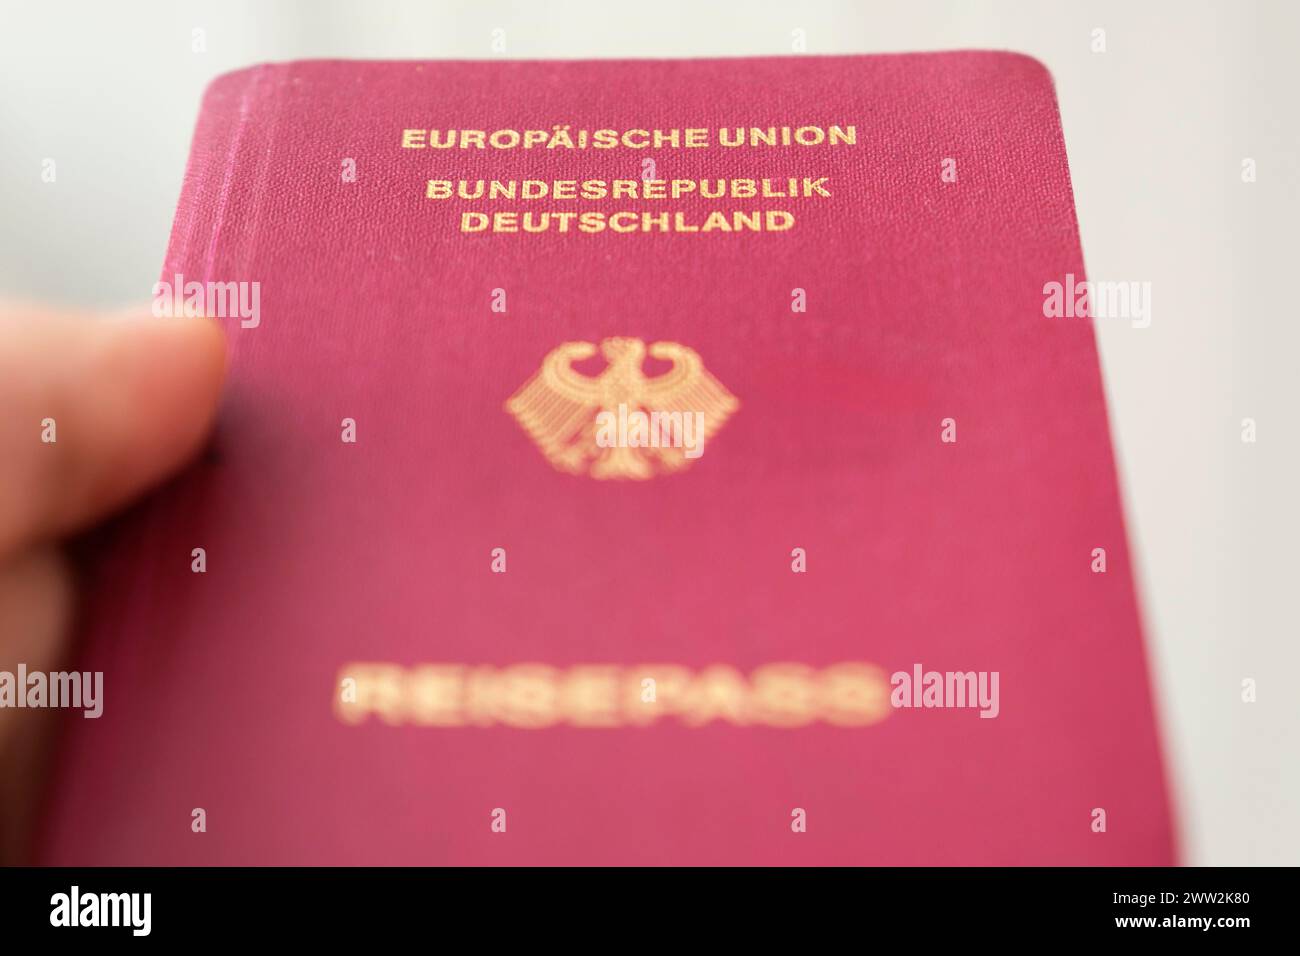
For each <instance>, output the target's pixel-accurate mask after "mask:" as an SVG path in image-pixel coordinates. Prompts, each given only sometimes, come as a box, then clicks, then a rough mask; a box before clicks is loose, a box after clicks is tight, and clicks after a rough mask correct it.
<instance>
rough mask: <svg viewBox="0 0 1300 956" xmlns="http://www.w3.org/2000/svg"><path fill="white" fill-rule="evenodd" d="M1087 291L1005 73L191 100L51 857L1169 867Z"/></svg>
mask: <svg viewBox="0 0 1300 956" xmlns="http://www.w3.org/2000/svg"><path fill="white" fill-rule="evenodd" d="M1084 275H1085V271H1084V265H1083V259H1082V253H1081V250H1080V244H1079V236H1078V229H1077V223H1076V218H1075V213H1074V206H1073V198H1072V192H1071V185H1070V176H1069V169H1068V165H1067V160H1066V152H1065V147H1064V142H1063V139H1062V133H1061V125H1060V120H1059V116H1058V111H1057V107H1056V100H1055V94H1054V91H1053V85H1052V81H1051V78H1050V76H1049V75H1048V73H1047V72H1046V70H1045V69H1044V68H1043V67H1042V66H1041V65H1040V64H1039V63H1037V62H1036V61H1034V60H1032V59H1030V58H1027V57H1024V56H1020V55H1016V54H1011V53H993V52H957V53H942V54H926V55H891V56H850V57H839V56H836V57H798V58H794V57H780V58H762V59H734V60H685V61H653V60H645V61H598V62H344V61H329V62H325V61H311V62H296V63H286V64H277V65H269V66H259V67H255V68H251V69H246V70H242V71H239V72H236V73H232V74H229V75H226V76H222V77H221V78H219V79H217V80H216V81H215V82H214V83H213V84H212V86H211V87H210V89H209V90H208V92H207V94H206V97H205V98H204V101H203V104H202V108H201V111H200V114H199V120H198V127H197V130H196V132H195V135H194V142H193V148H192V152H191V156H190V160H189V165H188V168H187V170H186V174H185V179H184V185H183V189H182V193H181V197H180V203H179V208H178V210H177V214H176V219H175V224H174V227H173V231H172V235H171V241H170V245H169V246H168V249H167V255H166V260H165V262H164V266H163V269H162V275H161V278H160V281H159V283H158V285H157V286H155V289H154V292H155V302H156V304H157V305H158V306H159V308H162V309H165V310H169V311H170V312H171V313H172V314H175V315H176V317H177V319H176V320H177V321H213V322H218V323H220V324H221V325H222V326H223V327H224V328H225V330H226V332H227V335H228V338H229V342H230V351H231V365H230V373H229V379H228V383H227V389H226V393H225V396H224V399H223V406H222V410H221V413H220V416H219V423H218V426H217V429H216V432H215V435H214V437H213V440H212V445H211V447H210V449H209V450H208V451H207V453H206V454H205V455H204V457H203V458H202V459H201V460H200V461H198V462H196V463H195V465H194V466H193V467H192V468H191V469H190V470H189V471H188V472H187V473H186V474H184V475H183V476H182V477H180V478H179V479H178V480H176V481H175V482H173V483H172V484H170V485H169V486H168V487H167V488H165V489H163V491H162V492H161V493H159V494H158V495H156V496H154V497H153V498H152V499H150V500H149V501H148V502H146V503H144V504H143V505H141V506H140V507H139V508H137V509H136V510H135V511H133V512H132V513H131V514H129V515H127V516H126V517H125V518H124V519H123V520H121V521H120V522H118V524H117V525H116V526H114V527H113V528H112V529H110V531H109V533H108V534H106V535H105V537H104V538H103V539H102V540H101V541H99V542H98V543H97V548H96V552H95V556H94V562H93V566H92V569H91V577H90V593H89V596H88V603H87V607H86V613H85V634H84V641H83V644H82V653H83V661H82V662H81V666H82V667H83V668H85V669H89V670H94V671H102V672H103V673H104V695H103V696H104V709H103V714H102V717H101V718H100V719H98V720H93V721H91V720H80V719H76V720H70V721H69V722H68V725H67V728H66V733H65V735H64V746H63V751H62V755H61V759H60V764H59V768H58V773H57V779H56V781H55V786H54V787H53V790H52V797H51V801H50V805H49V811H48V814H47V819H46V822H45V839H44V842H43V847H44V850H43V861H44V862H48V863H59V864H244V863H253V864H354V863H355V864H472V865H477V864H522V865H533V864H559V865H569V864H613V865H621V864H656V865H657V864H740V865H768V864H796V865H802V864H840V865H843V864H872V865H874V864H891V865H898V864H902V865H912V864H995V865H1001V864H1163V863H1169V862H1172V861H1173V859H1174V843H1173V838H1172V833H1171V821H1170V815H1169V810H1168V806H1167V797H1166V789H1165V783H1164V770H1163V765H1162V757H1161V752H1160V746H1159V738H1158V734H1157V727H1156V721H1155V716H1154V713H1153V705H1152V697H1151V693H1150V690H1149V675H1148V667H1147V663H1146V659H1145V654H1144V649H1143V643H1142V633H1141V626H1140V617H1139V607H1138V602H1137V598H1136V595H1135V591H1134V580H1133V569H1132V560H1131V555H1130V551H1129V548H1128V545H1127V542H1126V532H1125V525H1124V520H1123V515H1122V510H1121V503H1120V496H1119V493H1118V486H1117V478H1116V470H1115V460H1114V455H1113V452H1112V446H1111V439H1110V434H1109V429H1108V424H1107V408H1106V402H1105V397H1104V390H1103V382H1102V377H1101V371H1100V368H1099V364H1098V357H1097V350H1096V346H1095V337H1094V326H1093V321H1092V320H1091V319H1089V318H1088V317H1087V316H1086V315H1084V316H1076V317H1069V318H1065V317H1061V316H1058V315H1053V314H1049V313H1050V312H1051V310H1049V309H1045V308H1044V292H1045V288H1046V287H1048V286H1049V285H1050V284H1052V283H1061V282H1065V281H1070V282H1073V281H1074V280H1075V277H1082V276H1084ZM1067 277H1068V278H1067Z"/></svg>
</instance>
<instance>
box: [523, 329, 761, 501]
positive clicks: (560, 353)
mask: <svg viewBox="0 0 1300 956" xmlns="http://www.w3.org/2000/svg"><path fill="white" fill-rule="evenodd" d="M598 351H599V353H600V355H601V356H602V357H603V358H604V359H605V361H606V363H608V364H607V365H606V366H605V369H604V370H603V371H602V372H600V374H598V375H594V376H590V375H584V374H582V373H581V372H578V371H576V370H574V368H573V364H574V363H575V362H581V361H583V360H585V359H589V358H593V357H594V356H595V355H596V354H597V352H598ZM647 352H648V353H649V355H650V357H651V358H655V359H659V360H661V361H666V362H671V363H672V368H670V369H668V370H667V371H666V372H664V373H663V374H662V375H654V376H647V375H646V374H645V373H644V372H643V371H642V370H641V366H642V363H643V362H644V361H645V358H646V354H647ZM739 407H740V402H739V401H738V400H737V399H736V396H734V395H732V394H731V393H730V392H729V391H727V389H726V388H725V387H724V386H723V384H722V383H721V382H719V381H718V380H717V379H716V378H714V377H713V376H712V375H710V374H709V372H708V370H707V369H706V368H705V367H704V363H703V362H702V361H701V360H700V356H699V355H698V354H697V353H696V352H695V351H694V350H692V349H689V348H687V347H686V346H684V345H678V344H677V343H676V342H655V343H654V344H653V345H651V346H650V347H649V349H647V348H646V344H645V343H644V342H643V341H641V340H640V339H633V338H611V339H604V340H603V341H602V342H601V343H600V346H599V348H597V346H596V345H595V344H593V343H591V342H565V343H564V344H563V345H561V346H559V347H558V348H556V349H553V350H552V351H551V352H550V353H549V354H548V355H547V356H546V358H544V359H543V360H542V367H541V369H540V370H538V372H537V374H536V375H534V376H533V377H532V378H530V379H529V380H528V381H527V382H525V383H524V384H523V386H522V387H521V388H520V389H519V391H517V392H516V393H515V394H514V395H513V396H512V397H511V398H510V400H509V401H507V402H506V405H505V408H506V411H508V412H509V413H510V414H511V415H513V416H514V417H515V418H516V419H517V420H518V421H519V424H520V425H521V426H523V429H524V431H525V432H527V433H528V435H529V437H530V438H532V440H533V441H534V442H536V444H537V447H538V448H539V449H540V450H541V452H542V454H543V455H545V456H546V460H547V461H549V462H550V463H551V464H552V465H553V466H554V467H555V468H556V469H557V470H559V471H563V472H567V473H568V474H573V475H584V474H585V475H589V476H591V477H592V478H596V479H602V480H603V479H610V478H614V479H632V480H642V481H643V480H645V479H648V478H653V477H655V475H659V474H671V473H673V472H677V471H681V470H682V469H684V468H686V467H687V466H689V465H690V463H691V461H692V459H694V458H698V457H699V456H700V455H701V454H702V453H703V449H704V442H705V440H706V439H708V438H709V437H711V436H712V435H713V434H714V433H716V432H717V431H718V429H720V428H721V427H722V426H723V424H724V423H725V422H726V420H727V419H728V418H729V417H730V416H731V414H732V413H733V412H735V411H736V409H738V408H739Z"/></svg>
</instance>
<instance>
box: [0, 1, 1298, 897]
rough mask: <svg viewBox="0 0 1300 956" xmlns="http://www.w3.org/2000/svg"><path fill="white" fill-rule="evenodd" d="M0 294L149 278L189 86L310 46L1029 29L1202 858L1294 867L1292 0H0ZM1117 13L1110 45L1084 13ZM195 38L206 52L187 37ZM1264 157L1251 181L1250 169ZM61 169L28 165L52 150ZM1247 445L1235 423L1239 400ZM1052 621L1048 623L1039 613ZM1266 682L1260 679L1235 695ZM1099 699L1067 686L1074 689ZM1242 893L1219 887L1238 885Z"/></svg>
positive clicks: (921, 42) (733, 48)
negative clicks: (1094, 282)
mask: <svg viewBox="0 0 1300 956" xmlns="http://www.w3.org/2000/svg"><path fill="white" fill-rule="evenodd" d="M0 8H2V9H3V14H2V15H0V294H4V295H7V296H11V297H13V296H18V297H24V298H43V299H48V300H51V301H55V302H63V303H70V304H86V305H102V306H116V305H121V304H124V303H128V302H143V301H145V300H147V298H148V295H149V290H150V287H151V285H152V284H153V282H154V281H155V280H156V279H157V277H158V273H159V269H160V266H161V262H162V257H163V252H164V249H165V248H166V243H167V236H168V232H169V229H170V225H171V216H172V213H173V210H174V208H175V204H176V199H177V197H178V195H179V191H180V181H181V173H182V171H183V169H184V166H185V159H186V155H187V151H188V147H189V139H190V134H191V132H192V130H193V124H194V120H195V117H196V115H197V109H198V103H199V97H200V94H201V92H202V90H203V87H204V86H205V84H206V83H207V82H208V80H209V79H210V78H211V77H213V76H215V75H216V74H218V73H220V72H222V71H225V70H229V69H234V68H237V67H242V66H246V65H249V64H253V63H257V62H261V61H266V60H286V59H294V58H301V57H365V58H430V59H439V58H489V57H492V56H493V55H494V54H493V52H492V48H491V46H490V43H491V38H492V31H493V30H495V29H502V30H504V31H505V38H506V44H507V50H506V55H507V56H510V57H514V58H541V57H645V56H722V55H756V54H790V53H791V50H792V37H793V35H794V34H793V31H795V30H797V29H799V30H803V31H804V32H805V34H806V37H807V50H808V52H809V53H813V54H816V53H870V52H886V51H924V50H943V49H963V48H993V49H1009V50H1017V51H1021V52H1025V53H1029V54H1032V55H1034V56H1036V57H1038V58H1039V59H1041V60H1042V61H1043V62H1044V63H1046V64H1047V66H1048V67H1049V68H1050V69H1051V71H1052V73H1053V74H1054V76H1055V78H1056V84H1057V92H1058V95H1059V97H1060V102H1061V112H1062V118H1063V122H1064V127H1065V137H1066V142H1067V147H1068V150H1069V156H1070V165H1071V169H1072V173H1073V179H1074V188H1075V201H1076V204H1077V207H1078V213H1079V220H1080V227H1081V231H1082V237H1083V246H1084V252H1085V257H1086V261H1087V267H1088V272H1089V274H1090V276H1092V277H1093V278H1097V279H1114V280H1137V281H1147V282H1151V283H1152V285H1153V321H1152V324H1151V327H1150V328H1146V329H1134V328H1132V327H1130V326H1129V325H1128V324H1124V323H1117V322H1113V321H1112V322H1109V323H1102V324H1101V328H1100V330H1099V336H1100V341H1101V353H1102V360H1103V364H1104V368H1105V375H1106V382H1107V390H1108V394H1109V399H1110V407H1111V415H1112V421H1113V425H1114V429H1115V438H1116V442H1117V446H1118V453H1119V459H1120V467H1121V478H1122V482H1123V487H1124V494H1125V502H1126V508H1127V512H1128V516H1129V527H1130V535H1131V536H1132V538H1133V543H1134V545H1135V546H1136V550H1137V555H1138V560H1139V566H1140V573H1139V581H1138V585H1139V589H1140V593H1141V595H1142V601H1143V605H1144V614H1145V618H1146V624H1147V631H1148V644H1149V648H1150V653H1151V657H1152V661H1153V665H1154V671H1155V681H1156V687H1155V691H1156V696H1157V701H1158V706H1159V708H1160V712H1161V723H1162V727H1163V730H1164V737H1165V740H1166V746H1167V750H1168V753H1169V757H1170V763H1171V777H1172V783H1173V785H1174V793H1175V798H1176V801H1177V807H1176V809H1177V813H1178V817H1179V822H1180V831H1181V834H1182V846H1183V849H1184V859H1185V861H1186V862H1190V863H1198V864H1227V863H1269V864H1278V863H1288V864H1300V821H1298V820H1297V808H1296V798H1297V795H1298V792H1300V753H1298V749H1300V733H1298V732H1297V729H1298V724H1300V719H1298V718H1300V701H1298V700H1297V696H1296V695H1297V693H1298V692H1300V653H1297V650H1296V644H1297V641H1298V640H1300V629H1298V628H1297V625H1296V618H1295V615H1294V613H1293V608H1294V594H1295V591H1296V589H1297V584H1296V581H1295V580H1294V579H1295V577H1296V573H1297V571H1298V570H1300V560H1298V559H1297V548H1298V547H1300V509H1298V508H1297V506H1296V503H1295V496H1296V493H1297V489H1298V488H1300V467H1297V465H1298V463H1300V456H1298V455H1297V426H1296V422H1297V415H1298V414H1300V402H1297V400H1296V399H1297V391H1298V390H1297V388H1296V384H1295V383H1296V380H1297V372H1296V369H1295V363H1296V351H1297V349H1296V347H1297V345H1298V344H1300V332H1298V331H1297V326H1298V324H1300V312H1298V310H1297V307H1296V298H1295V295H1294V290H1295V288H1296V280H1297V273H1298V272H1300V266H1298V265H1297V263H1296V261H1295V259H1296V253H1297V250H1298V248H1300V243H1297V240H1296V229H1297V224H1298V223H1300V215H1298V214H1300V201H1298V196H1300V180H1298V177H1300V170H1298V168H1297V146H1298V142H1297V140H1298V137H1297V131H1296V125H1297V117H1298V115H1300V110H1297V106H1296V91H1297V89H1300V69H1297V59H1300V40H1298V38H1300V14H1298V13H1297V9H1298V8H1300V4H1297V3H1293V2H1289V0H1278V2H1275V3H1268V2H1261V3H1258V4H1255V3H1250V2H1223V3H1208V2H1187V0H1182V2H1158V3H1157V2H1147V3H1137V2H1133V0H1129V2H1117V3H1110V2H1104V3H1064V2H1051V0H1036V2H957V0H949V2H938V0H936V2H918V0H907V2H900V3H847V2H841V3H814V2H788V3H776V2H767V3H763V2H731V3H709V2H705V0H693V2H672V0H654V2H644V0H639V2H636V3H627V4H619V3H615V2H612V0H608V2H601V0H591V2H575V3H557V4H552V5H548V4H543V3H522V2H520V3H436V2H423V3H420V2H382V0H369V2H342V0H337V2H335V0H318V2H279V3H277V2H261V3H258V2H247V0H222V2H183V0H173V2H164V0H147V2H144V0H142V2H127V0H119V2H112V0H86V2H69V0H25V2H18V0H3V2H2V3H0ZM1098 27H1100V28H1103V29H1104V30H1105V31H1106V47H1107V49H1106V52H1105V53H1100V54H1098V53H1093V52H1092V51H1091V44H1092V40H1093V33H1092V31H1093V30H1094V29H1095V28H1098ZM195 28H201V29H203V30H204V31H205V39H206V46H207V49H206V52H202V53H196V52H194V51H193V50H192V49H191V40H192V31H193V30H194V29H195ZM1245 157H1250V158H1253V159H1255V160H1256V162H1257V164H1258V181H1257V182H1255V183H1253V184H1245V183H1243V182H1242V181H1241V175H1240V170H1241V161H1242V159H1243V158H1245ZM47 158H53V159H54V160H55V161H56V162H57V172H58V178H57V183H56V184H53V185H51V184H47V183H43V182H42V181H41V164H42V161H43V160H44V159H47ZM1245 417H1251V418H1254V419H1256V421H1257V423H1258V436H1259V437H1258V442H1257V443H1256V444H1253V445H1251V444H1243V443H1242V441H1241V439H1240V432H1241V420H1242V419H1243V418H1245ZM1043 638H1044V640H1051V635H1043ZM1244 678H1253V679H1254V680H1256V681H1257V683H1258V695H1259V699H1258V701H1257V702H1256V703H1253V704H1247V703H1243V702H1242V700H1241V682H1242V680H1243V679H1244ZM1099 692H1104V691H1102V690H1099V689H1098V688H1093V687H1082V686H1081V687H1063V688H1061V693H1062V694H1094V693H1099ZM1228 889H1231V887H1228Z"/></svg>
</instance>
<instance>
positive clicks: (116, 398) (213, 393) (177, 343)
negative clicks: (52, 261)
mask: <svg viewBox="0 0 1300 956" xmlns="http://www.w3.org/2000/svg"><path fill="white" fill-rule="evenodd" d="M224 371H225V346H224V339H223V337H222V333H221V331H220V329H219V328H218V327H217V324H216V323H215V322H211V321H209V320H206V319H182V318H161V319H160V318H154V317H153V316H151V315H149V314H147V313H145V314H144V315H131V316H121V315H119V316H81V315H68V314H61V313H50V312H42V313H37V312H33V311H32V310H22V311H18V310H13V309H11V310H8V311H5V312H0V557H2V556H4V555H6V554H13V553H14V551H15V550H16V549H17V548H19V547H21V546H22V545H24V544H26V543H29V542H32V541H38V540H43V539H47V538H51V537H55V536H58V535H63V534H66V533H68V532H71V531H74V530H76V529H78V528H81V527H83V526H85V525H86V524H88V523H91V522H93V521H95V520H96V519H98V518H100V517H103V516H104V515H105V514H107V513H109V512H111V511H112V510H114V509H115V508H118V507H120V506H121V505H123V504H124V503H126V502H127V501H128V500H130V499H131V498H133V497H135V496H136V495H138V494H140V493H141V492H143V491H145V490H146V489H148V488H149V487H151V486H152V485H154V484H156V483H158V482H159V481H161V480H162V479H163V478H165V477H166V476H167V475H168V474H169V473H171V472H172V471H174V470H175V469H176V468H178V467H179V466H180V465H181V464H183V463H184V462H185V461H186V460H187V459H188V458H190V457H191V456H192V455H193V454H194V453H195V452H196V451H197V450H198V448H199V446H200V445H201V443H202V441H203V438H204V436H205V435H206V434H207V432H208V430H209V428H210V427H211V424H212V419H213V417H214V415H215V413H216V407H217V397H218V394H219V391H220V387H221V379H222V377H223V374H224Z"/></svg>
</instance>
